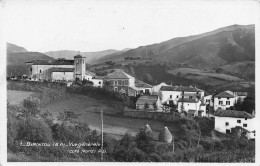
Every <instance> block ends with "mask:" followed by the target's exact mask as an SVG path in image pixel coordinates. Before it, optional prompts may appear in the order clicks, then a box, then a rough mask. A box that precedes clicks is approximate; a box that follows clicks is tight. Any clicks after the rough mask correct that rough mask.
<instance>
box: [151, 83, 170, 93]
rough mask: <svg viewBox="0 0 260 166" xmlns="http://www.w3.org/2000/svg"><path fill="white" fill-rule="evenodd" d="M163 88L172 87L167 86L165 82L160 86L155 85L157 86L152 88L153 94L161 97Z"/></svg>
mask: <svg viewBox="0 0 260 166" xmlns="http://www.w3.org/2000/svg"><path fill="white" fill-rule="evenodd" d="M162 86H171V85H167V84H166V83H164V82H162V83H160V84H158V85H155V86H153V87H152V94H157V95H159V93H160V89H161V87H162Z"/></svg>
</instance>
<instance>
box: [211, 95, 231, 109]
mask: <svg viewBox="0 0 260 166" xmlns="http://www.w3.org/2000/svg"><path fill="white" fill-rule="evenodd" d="M234 104H235V98H233V97H232V98H222V97H214V110H217V109H223V110H226V109H227V108H230V107H231V106H234Z"/></svg>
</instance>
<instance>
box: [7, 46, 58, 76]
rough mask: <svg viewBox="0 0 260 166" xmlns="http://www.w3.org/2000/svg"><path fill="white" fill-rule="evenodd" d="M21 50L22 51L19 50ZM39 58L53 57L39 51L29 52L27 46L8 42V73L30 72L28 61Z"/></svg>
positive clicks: (20, 73)
mask: <svg viewBox="0 0 260 166" xmlns="http://www.w3.org/2000/svg"><path fill="white" fill-rule="evenodd" d="M17 51H21V52H17ZM37 59H53V58H51V57H49V56H47V55H45V54H42V53H39V52H27V50H26V49H25V48H22V47H19V46H16V45H14V44H9V43H8V44H7V75H9V76H10V75H15V76H17V75H23V74H26V75H28V74H29V68H28V66H26V63H25V62H26V61H31V60H37Z"/></svg>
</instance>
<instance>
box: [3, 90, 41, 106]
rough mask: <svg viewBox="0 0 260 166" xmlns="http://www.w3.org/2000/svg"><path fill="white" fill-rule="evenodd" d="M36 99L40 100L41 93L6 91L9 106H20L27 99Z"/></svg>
mask: <svg viewBox="0 0 260 166" xmlns="http://www.w3.org/2000/svg"><path fill="white" fill-rule="evenodd" d="M30 96H32V97H37V98H41V93H39V92H30V91H17V90H8V91H7V101H8V102H9V104H18V105H20V104H22V102H23V100H24V99H26V98H27V97H30Z"/></svg>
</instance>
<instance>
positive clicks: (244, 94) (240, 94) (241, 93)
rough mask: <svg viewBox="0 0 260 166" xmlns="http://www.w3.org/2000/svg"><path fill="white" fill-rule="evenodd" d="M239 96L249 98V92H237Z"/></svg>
mask: <svg viewBox="0 0 260 166" xmlns="http://www.w3.org/2000/svg"><path fill="white" fill-rule="evenodd" d="M235 93H236V95H237V96H247V92H235Z"/></svg>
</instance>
